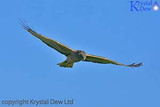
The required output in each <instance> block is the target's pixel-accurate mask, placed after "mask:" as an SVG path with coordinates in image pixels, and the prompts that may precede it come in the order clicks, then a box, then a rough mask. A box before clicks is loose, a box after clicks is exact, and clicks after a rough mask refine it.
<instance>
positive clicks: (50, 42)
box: [21, 22, 75, 56]
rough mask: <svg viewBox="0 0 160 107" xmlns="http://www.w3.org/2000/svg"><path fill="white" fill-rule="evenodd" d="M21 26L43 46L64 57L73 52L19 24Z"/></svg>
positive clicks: (23, 24)
mask: <svg viewBox="0 0 160 107" xmlns="http://www.w3.org/2000/svg"><path fill="white" fill-rule="evenodd" d="M21 24H22V26H23V27H24V29H25V30H27V31H28V32H29V33H31V34H32V35H34V36H35V37H37V38H38V39H40V40H41V41H43V42H44V43H45V44H47V45H48V46H50V47H51V48H54V49H55V50H57V51H58V52H60V53H62V54H64V55H65V56H68V55H69V54H70V53H72V52H74V51H75V50H73V49H71V48H69V47H67V46H65V45H63V44H62V43H60V42H58V41H56V40H53V39H50V38H47V37H46V36H43V35H41V34H38V33H37V32H35V31H33V30H32V29H31V28H30V27H29V26H27V25H26V24H25V23H23V22H21Z"/></svg>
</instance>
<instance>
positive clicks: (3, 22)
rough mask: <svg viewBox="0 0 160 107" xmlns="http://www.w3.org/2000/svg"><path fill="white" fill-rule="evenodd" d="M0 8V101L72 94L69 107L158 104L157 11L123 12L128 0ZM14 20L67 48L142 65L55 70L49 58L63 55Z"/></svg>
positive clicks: (7, 0)
mask: <svg viewBox="0 0 160 107" xmlns="http://www.w3.org/2000/svg"><path fill="white" fill-rule="evenodd" d="M159 2H160V1H159ZM0 13H1V17H0V28H1V39H0V49H1V51H0V84H1V86H0V101H1V102H2V101H3V100H17V99H56V100H63V99H74V104H73V105H69V106H72V107H107V106H108V107H159V106H160V102H159V100H160V83H159V81H160V64H159V60H160V49H159V47H160V36H159V34H160V32H159V28H160V27H159V25H160V21H159V19H160V11H157V12H155V11H149V12H136V11H133V12H131V11H130V1H129V0H119V1H113V0H23V1H22V0H12V1H11V0H1V3H0ZM19 19H23V20H25V21H26V23H27V24H28V25H30V26H32V28H34V30H36V31H37V32H38V33H41V34H43V35H45V36H47V37H50V38H52V39H55V40H58V41H60V42H62V43H64V44H65V45H67V46H69V47H71V48H73V49H81V50H84V51H85V52H86V53H89V54H95V55H99V56H104V57H108V58H110V59H112V60H116V61H119V62H121V63H125V64H130V63H133V62H136V63H138V62H143V66H142V67H139V68H127V67H122V66H116V65H110V64H108V65H103V64H94V63H89V62H79V63H76V64H75V65H74V67H73V68H72V69H66V68H61V67H59V66H57V63H59V62H62V61H64V60H65V57H64V56H63V55H61V54H60V53H58V52H56V51H55V50H53V49H52V48H50V47H48V46H47V45H45V44H44V43H42V42H41V41H40V40H38V39H37V38H35V37H33V36H32V35H31V34H29V33H28V32H26V31H25V30H24V29H22V27H21V25H20V23H19ZM0 105H1V106H2V104H1V103H0ZM3 106H5V105H3ZM17 106H18V105H15V107H17ZM25 106H26V105H24V107H25ZM27 106H28V105H27ZM30 106H33V105H30ZM49 106H54V105H46V107H49ZM60 106H61V107H68V105H64V104H63V105H60Z"/></svg>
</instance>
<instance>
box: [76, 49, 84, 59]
mask: <svg viewBox="0 0 160 107" xmlns="http://www.w3.org/2000/svg"><path fill="white" fill-rule="evenodd" d="M76 53H77V55H78V57H79V58H80V59H81V60H85V59H86V53H85V52H84V51H81V50H77V52H76Z"/></svg>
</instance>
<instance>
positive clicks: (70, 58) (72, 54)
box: [21, 21, 142, 68]
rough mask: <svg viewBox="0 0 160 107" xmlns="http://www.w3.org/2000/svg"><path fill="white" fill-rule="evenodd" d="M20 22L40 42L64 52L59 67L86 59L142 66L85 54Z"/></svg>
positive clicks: (101, 62)
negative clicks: (63, 59) (63, 58)
mask: <svg viewBox="0 0 160 107" xmlns="http://www.w3.org/2000/svg"><path fill="white" fill-rule="evenodd" d="M21 24H22V26H23V27H24V29H25V30H27V31H28V32H29V33H31V34H32V35H34V36H35V37H36V38H38V39H40V40H41V41H42V42H44V43H45V44H47V45H48V46H50V47H51V48H53V49H55V50H56V51H58V52H60V53H61V54H64V55H65V56H66V57H67V59H66V60H65V61H64V62H62V63H58V65H59V66H60V67H68V68H72V67H73V65H74V63H75V62H79V61H88V62H94V63H100V64H115V65H121V66H126V67H139V66H142V63H138V64H135V63H133V64H130V65H125V64H122V63H119V62H116V61H113V60H110V59H108V58H104V57H100V56H95V55H89V54H86V53H85V52H84V51H81V50H73V49H71V48H69V47H68V46H66V45H63V44H62V43H60V42H58V41H56V40H53V39H50V38H48V37H46V36H43V35H41V34H38V33H37V32H35V31H34V30H32V29H31V28H30V27H29V26H27V25H26V24H25V23H24V22H22V21H21Z"/></svg>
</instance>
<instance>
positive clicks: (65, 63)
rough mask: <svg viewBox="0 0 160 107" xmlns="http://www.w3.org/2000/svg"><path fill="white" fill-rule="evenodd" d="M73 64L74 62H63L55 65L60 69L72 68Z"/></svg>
mask: <svg viewBox="0 0 160 107" xmlns="http://www.w3.org/2000/svg"><path fill="white" fill-rule="evenodd" d="M73 64H74V62H68V61H64V62H62V63H58V64H57V65H59V66H60V67H67V68H72V67H73Z"/></svg>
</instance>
